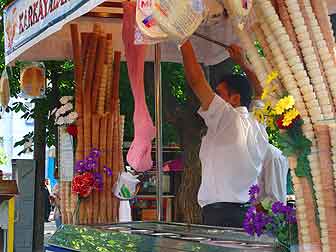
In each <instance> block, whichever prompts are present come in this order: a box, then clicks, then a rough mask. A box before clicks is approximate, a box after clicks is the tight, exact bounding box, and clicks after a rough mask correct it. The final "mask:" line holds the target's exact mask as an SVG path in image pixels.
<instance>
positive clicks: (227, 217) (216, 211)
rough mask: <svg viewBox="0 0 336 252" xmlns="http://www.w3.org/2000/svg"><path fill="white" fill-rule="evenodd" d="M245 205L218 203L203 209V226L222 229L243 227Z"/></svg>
mask: <svg viewBox="0 0 336 252" xmlns="http://www.w3.org/2000/svg"><path fill="white" fill-rule="evenodd" d="M246 211H247V207H246V206H245V204H239V203H228V202H218V203H214V204H210V205H206V206H205V207H203V208H202V215H203V224H204V225H208V226H220V227H234V228H241V227H243V221H244V217H245V213H246Z"/></svg>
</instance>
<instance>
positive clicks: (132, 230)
mask: <svg viewBox="0 0 336 252" xmlns="http://www.w3.org/2000/svg"><path fill="white" fill-rule="evenodd" d="M48 244H49V248H48V251H88V252H89V251H90V252H93V251H102V252H110V251H111V252H159V251H160V252H202V251H204V252H224V251H225V252H262V251H265V252H267V251H272V252H276V251H278V250H277V249H276V248H275V247H274V246H275V242H274V240H273V239H271V238H269V237H260V238H254V237H250V236H248V235H247V234H245V232H244V231H243V230H241V229H229V228H215V227H208V226H199V225H186V224H176V223H161V222H132V223H123V224H116V225H101V226H71V225H64V226H62V227H61V228H60V229H58V230H57V231H56V233H55V234H54V235H53V236H52V237H51V238H50V240H49V242H48ZM60 249H61V250H60ZM64 249H65V250H64Z"/></svg>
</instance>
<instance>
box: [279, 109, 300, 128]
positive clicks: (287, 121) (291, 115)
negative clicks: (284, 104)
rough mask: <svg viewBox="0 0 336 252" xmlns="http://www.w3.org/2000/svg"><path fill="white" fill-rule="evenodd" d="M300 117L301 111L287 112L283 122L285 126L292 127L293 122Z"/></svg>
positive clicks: (292, 110)
mask: <svg viewBox="0 0 336 252" xmlns="http://www.w3.org/2000/svg"><path fill="white" fill-rule="evenodd" d="M298 115H299V111H298V110H297V109H296V108H293V109H291V110H289V111H287V112H286V113H285V115H284V118H283V120H282V125H283V126H288V125H291V124H292V122H293V120H294V119H295V118H296V117H297V116H298Z"/></svg>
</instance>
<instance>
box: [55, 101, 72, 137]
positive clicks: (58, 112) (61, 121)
mask: <svg viewBox="0 0 336 252" xmlns="http://www.w3.org/2000/svg"><path fill="white" fill-rule="evenodd" d="M59 102H60V104H61V105H60V107H59V108H55V109H54V110H53V111H52V112H51V114H50V116H54V117H55V124H56V125H57V126H66V131H67V132H68V133H69V134H70V135H71V136H73V137H76V136H77V127H76V125H75V122H76V120H77V118H78V114H77V112H75V111H74V105H73V97H72V96H63V97H61V99H60V100H59Z"/></svg>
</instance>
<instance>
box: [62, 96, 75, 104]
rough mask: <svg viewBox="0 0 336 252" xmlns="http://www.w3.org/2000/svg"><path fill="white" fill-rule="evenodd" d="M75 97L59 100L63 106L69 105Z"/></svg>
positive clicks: (64, 97)
mask: <svg viewBox="0 0 336 252" xmlns="http://www.w3.org/2000/svg"><path fill="white" fill-rule="evenodd" d="M72 99H73V97H72V96H63V97H61V99H60V100H59V101H60V103H61V104H63V105H64V104H67V103H68V102H69V101H72Z"/></svg>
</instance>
